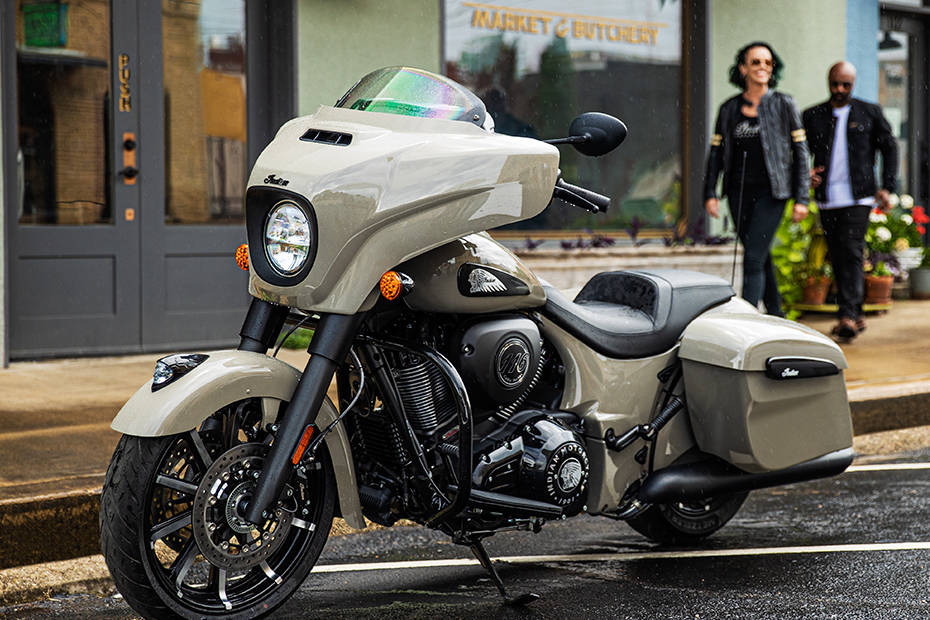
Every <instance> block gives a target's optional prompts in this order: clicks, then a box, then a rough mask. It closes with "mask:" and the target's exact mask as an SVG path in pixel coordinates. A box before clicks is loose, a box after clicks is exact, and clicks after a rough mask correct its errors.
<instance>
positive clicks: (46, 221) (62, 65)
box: [4, 0, 141, 358]
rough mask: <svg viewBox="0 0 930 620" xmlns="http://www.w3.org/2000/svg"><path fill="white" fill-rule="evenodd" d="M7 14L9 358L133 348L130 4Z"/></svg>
mask: <svg viewBox="0 0 930 620" xmlns="http://www.w3.org/2000/svg"><path fill="white" fill-rule="evenodd" d="M14 21H15V55H16V76H15V91H16V106H15V109H16V116H17V127H16V131H17V136H16V137H17V140H18V148H17V152H16V177H15V178H16V184H17V192H16V193H17V200H16V205H15V213H8V214H7V223H8V225H9V227H10V228H9V239H10V246H11V247H10V251H9V254H8V258H9V260H10V268H9V273H10V289H9V290H10V291H11V298H10V352H11V356H13V357H20V358H22V357H36V356H45V355H63V354H86V353H96V352H103V351H106V352H121V351H132V350H136V349H137V348H138V346H139V339H140V333H141V331H140V329H141V322H140V312H139V302H140V297H139V291H140V288H139V286H140V282H139V221H138V218H137V217H136V215H137V213H138V208H139V196H140V189H141V184H140V183H139V182H138V181H139V179H138V178H137V177H136V175H135V174H134V172H132V171H129V172H123V169H124V168H132V169H133V170H134V169H135V168H136V166H135V165H129V163H131V162H130V160H133V158H134V157H135V156H136V153H137V151H136V141H135V140H128V139H129V138H130V137H132V136H134V135H135V134H137V133H138V109H137V106H136V101H137V99H136V88H137V68H138V64H137V60H138V56H139V50H138V48H137V47H136V42H135V40H134V37H132V36H129V35H128V32H129V31H130V30H132V28H133V24H135V23H136V22H137V20H136V15H135V3H128V2H127V3H122V2H120V3H113V6H112V7H111V5H110V2H109V1H108V0H84V1H82V2H71V3H57V2H50V3H36V2H28V0H16V2H15V14H14ZM12 51H13V50H11V49H10V48H9V44H8V47H7V49H6V50H4V52H5V53H9V52H12ZM124 136H125V137H124ZM130 147H131V148H130ZM124 160H125V162H126V163H125V165H124ZM8 170H9V168H8ZM121 172H123V174H122V175H121V174H120V173H121Z"/></svg>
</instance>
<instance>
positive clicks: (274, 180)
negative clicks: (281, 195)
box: [263, 174, 290, 187]
mask: <svg viewBox="0 0 930 620" xmlns="http://www.w3.org/2000/svg"><path fill="white" fill-rule="evenodd" d="M263 183H268V184H270V185H280V186H281V187H286V186H287V184H288V183H290V181H288V180H287V179H282V178H281V177H276V176H275V175H273V174H269V175H268V176H266V177H265V180H264V181H263Z"/></svg>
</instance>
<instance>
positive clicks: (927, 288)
mask: <svg viewBox="0 0 930 620" xmlns="http://www.w3.org/2000/svg"><path fill="white" fill-rule="evenodd" d="M907 277H908V280H909V281H910V283H911V299H930V248H924V249H923V257H922V259H921V261H920V265H918V266H917V267H916V268H914V269H911V270H910V271H909V272H908V276H907Z"/></svg>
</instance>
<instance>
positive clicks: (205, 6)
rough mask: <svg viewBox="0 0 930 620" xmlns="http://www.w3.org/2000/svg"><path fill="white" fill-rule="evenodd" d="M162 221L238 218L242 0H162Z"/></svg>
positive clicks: (242, 155)
mask: <svg viewBox="0 0 930 620" xmlns="http://www.w3.org/2000/svg"><path fill="white" fill-rule="evenodd" d="M162 40H163V42H162V50H163V51H162V54H163V58H164V60H163V66H164V89H165V93H164V97H165V125H166V127H165V170H166V172H167V179H166V185H165V194H166V200H167V204H166V205H165V221H166V223H168V224H241V223H242V222H243V217H242V196H243V195H244V193H245V182H246V178H247V176H248V170H247V161H246V107H245V0H163V4H162Z"/></svg>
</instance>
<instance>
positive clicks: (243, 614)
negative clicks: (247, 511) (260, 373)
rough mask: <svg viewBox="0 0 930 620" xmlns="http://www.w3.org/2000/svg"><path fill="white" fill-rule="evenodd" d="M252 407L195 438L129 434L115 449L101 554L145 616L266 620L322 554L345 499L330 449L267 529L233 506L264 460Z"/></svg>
mask: <svg viewBox="0 0 930 620" xmlns="http://www.w3.org/2000/svg"><path fill="white" fill-rule="evenodd" d="M246 409H247V407H243V406H242V404H241V403H240V404H238V406H237V405H231V406H230V407H228V408H226V409H224V410H221V411H220V412H218V413H217V415H215V416H213V417H211V418H209V419H208V420H207V422H206V423H205V424H204V425H203V426H201V428H200V429H199V430H193V431H190V432H189V433H182V434H179V435H172V436H168V437H134V436H130V435H124V436H123V437H122V439H121V440H120V442H119V444H118V445H117V447H116V451H115V452H114V455H113V459H112V460H111V462H110V467H109V469H108V470H107V476H106V480H105V482H104V487H103V494H102V497H101V506H100V540H101V548H102V551H103V555H104V557H105V559H106V563H107V567H108V568H109V570H110V573H111V575H112V576H113V580H114V581H115V582H116V587H117V589H118V590H119V591H120V593H121V594H122V595H123V597H124V598H125V600H126V602H127V603H129V605H130V606H132V607H133V609H135V610H136V611H138V612H139V613H140V614H142V615H143V616H145V617H146V618H176V617H181V618H204V617H224V618H256V617H260V616H263V615H266V614H268V613H270V612H271V611H272V610H274V609H275V608H276V607H278V606H279V605H281V604H282V603H284V601H286V600H287V599H288V598H289V597H290V596H291V595H292V594H293V593H294V591H295V590H296V589H297V588H298V587H299V586H300V584H301V583H302V582H303V581H304V579H305V578H306V577H307V575H308V574H309V573H310V570H311V569H312V568H313V566H314V564H315V563H316V560H317V558H318V557H319V555H320V552H321V551H322V550H323V545H324V544H325V542H326V539H327V537H328V535H329V530H330V526H331V525H332V519H333V513H334V510H335V498H336V488H335V486H336V485H335V479H334V476H333V472H332V467H331V465H330V462H329V459H328V458H327V456H328V455H327V453H326V449H325V447H321V449H320V450H319V452H318V454H317V458H316V461H315V462H311V463H310V466H309V468H307V469H306V471H305V472H304V474H302V475H299V476H298V474H295V475H294V476H292V478H291V479H290V480H289V482H288V486H287V490H286V495H287V498H288V499H283V500H282V501H281V502H279V503H278V504H276V506H275V507H273V508H272V513H273V514H270V515H269V518H268V520H267V521H266V523H265V524H263V525H261V526H253V525H251V524H247V523H244V522H243V521H242V520H241V519H240V518H238V517H237V513H236V510H235V509H236V506H235V505H234V503H235V502H239V501H247V500H248V498H249V493H250V490H251V488H252V487H251V486H249V485H252V486H254V483H253V482H252V481H253V474H254V473H255V472H256V468H257V467H260V466H261V464H262V462H263V461H262V459H263V454H264V452H265V451H266V450H267V446H266V445H265V444H264V443H262V442H259V441H256V439H257V438H258V437H257V435H258V434H259V433H261V429H260V428H258V426H257V425H253V426H252V427H251V428H249V426H248V425H246V427H245V428H241V426H242V425H241V421H242V417H241V413H242V411H243V410H246ZM237 425H238V426H237ZM230 429H232V430H230ZM223 489H226V490H225V491H224V490H223Z"/></svg>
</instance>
